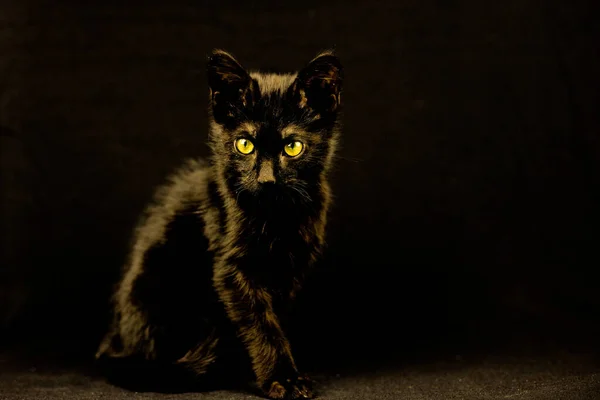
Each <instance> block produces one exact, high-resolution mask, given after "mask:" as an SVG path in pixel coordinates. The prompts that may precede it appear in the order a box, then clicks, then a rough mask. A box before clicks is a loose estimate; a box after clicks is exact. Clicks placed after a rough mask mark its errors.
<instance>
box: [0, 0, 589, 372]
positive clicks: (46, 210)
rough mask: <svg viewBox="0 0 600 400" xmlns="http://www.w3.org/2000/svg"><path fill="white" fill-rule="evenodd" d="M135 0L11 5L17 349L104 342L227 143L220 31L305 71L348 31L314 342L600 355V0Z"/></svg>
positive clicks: (309, 349)
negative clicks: (194, 179) (161, 196)
mask: <svg viewBox="0 0 600 400" xmlns="http://www.w3.org/2000/svg"><path fill="white" fill-rule="evenodd" d="M121 3H122V2H117V1H114V2H113V1H101V2H95V3H94V2H75V1H72V2H66V1H62V2H61V1H57V2H54V1H47V2H43V1H33V0H30V1H19V0H1V1H0V125H1V137H0V139H1V146H0V151H1V178H0V179H1V180H0V184H1V200H2V203H1V204H2V209H1V215H0V221H1V225H0V228H1V250H2V251H1V258H0V268H1V269H0V335H1V336H0V339H1V340H0V341H1V343H2V345H3V346H4V347H7V348H10V349H11V350H15V349H18V351H25V352H27V353H31V354H38V355H39V354H43V353H45V352H47V353H51V354H55V355H57V354H58V355H60V357H64V356H65V355H67V356H69V357H74V358H77V359H90V358H91V356H92V355H93V352H94V351H95V347H96V345H97V341H98V340H99V338H100V336H101V335H102V334H103V330H104V329H105V324H106V322H107V321H106V318H107V311H108V309H107V299H108V296H109V292H110V288H111V285H112V284H113V283H114V282H115V280H116V278H117V273H118V271H119V269H120V267H121V265H122V263H123V260H124V257H125V253H126V250H127V244H128V240H129V235H130V232H131V228H132V226H133V224H134V223H135V220H136V218H137V216H138V214H139V212H140V211H141V210H142V208H143V206H144V204H145V203H146V202H147V201H148V199H149V196H150V195H151V193H152V189H153V187H154V186H155V185H157V184H160V183H161V182H162V181H163V178H164V176H165V175H166V174H167V173H169V172H170V171H172V170H173V168H175V167H177V166H178V164H179V163H180V162H181V161H182V159H183V158H184V157H188V156H196V155H200V156H203V155H206V154H207V150H208V148H207V146H206V145H205V141H206V135H207V116H206V107H207V93H208V88H207V86H206V82H205V74H204V63H205V59H206V55H207V54H208V52H209V51H210V50H211V49H212V48H215V47H221V48H225V49H226V50H228V51H231V52H232V53H233V54H235V55H236V56H237V57H238V59H239V60H240V61H241V62H242V63H243V64H244V65H245V66H246V67H248V68H268V69H276V70H281V71H285V70H295V69H297V68H299V67H301V66H302V65H303V64H304V63H306V62H307V61H308V60H310V59H311V58H312V57H313V56H314V55H315V54H316V53H317V52H318V51H319V50H321V49H323V48H327V47H331V46H335V48H336V49H337V51H338V53H339V55H340V57H341V58H342V61H343V63H344V65H345V67H346V81H345V92H344V97H343V99H344V104H345V115H344V117H343V121H344V125H345V129H344V139H343V148H342V149H341V152H340V159H339V161H338V163H337V169H336V172H335V175H334V177H333V179H332V183H333V187H334V191H335V194H336V204H335V208H334V210H333V212H332V215H331V223H330V230H329V245H330V248H329V252H328V256H327V259H326V260H325V262H324V265H323V269H322V272H321V273H320V274H319V275H317V276H315V279H314V280H312V281H311V283H310V284H309V285H308V287H307V290H306V292H305V293H304V296H303V297H302V298H301V301H300V304H299V310H298V312H297V317H298V319H297V324H296V325H297V326H296V328H295V330H294V338H295V341H296V342H297V351H296V352H297V354H298V357H299V358H301V359H304V360H307V362H308V361H311V360H312V362H313V363H315V364H320V365H321V366H323V367H325V366H327V365H337V366H340V365H346V366H348V365H352V364H353V363H354V364H363V365H371V363H372V362H375V361H377V362H383V361H394V360H411V359H421V358H422V357H429V356H437V355H439V354H444V353H456V354H458V353H461V354H462V353H465V352H471V353H473V354H488V353H490V352H500V353H502V352H512V351H521V352H549V351H554V349H568V350H569V351H575V352H584V353H593V352H595V351H596V350H598V346H597V345H596V343H595V342H594V338H595V337H597V336H598V334H599V333H600V293H599V290H598V280H597V279H594V276H595V272H596V269H597V268H598V266H600V252H599V246H598V238H599V236H598V234H599V227H600V211H599V207H598V205H599V200H600V180H599V179H600V178H599V174H598V173H599V172H600V136H599V135H598V134H599V132H600V117H599V112H598V110H599V107H600V101H599V100H600V99H599V96H600V85H599V83H600V77H599V75H600V57H599V46H598V43H599V42H598V39H599V38H600V35H599V24H598V22H597V21H598V14H597V13H596V11H597V9H596V8H597V6H595V5H594V4H593V3H594V2H593V1H589V2H559V1H541V0H510V1H502V2H492V1H476V0H453V1H450V0H448V1H433V0H425V1H422V0H420V1H416V0H405V1H396V2H392V1H368V2H366V1H348V0H346V1H330V2H321V1H313V0H308V1H303V2H275V1H272V2H256V1H244V2H242V1H239V2H238V1H231V0H229V1H220V2H209V1H171V2H166V1H165V2H158V1H146V2H141V1H140V2H138V1H133V2H127V6H124V5H122V4H121ZM217 3H218V4H219V5H218V6H216V4H217ZM394 362H396V361H394Z"/></svg>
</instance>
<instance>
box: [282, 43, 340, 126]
mask: <svg viewBox="0 0 600 400" xmlns="http://www.w3.org/2000/svg"><path fill="white" fill-rule="evenodd" d="M342 80H343V68H342V64H341V62H340V59H339V58H338V57H337V56H336V55H335V54H334V52H333V51H326V52H322V53H320V54H319V55H318V56H317V57H315V58H314V59H313V60H312V61H311V62H310V63H308V65H306V66H305V67H304V68H303V69H302V70H300V72H299V73H298V76H297V78H296V81H295V82H294V83H293V84H292V87H291V95H292V99H293V101H294V102H295V103H296V104H297V106H298V108H300V109H302V110H306V111H309V112H310V113H311V114H315V115H318V116H327V115H333V114H335V113H336V112H337V110H338V109H339V107H340V101H341V97H340V96H341V91H342Z"/></svg>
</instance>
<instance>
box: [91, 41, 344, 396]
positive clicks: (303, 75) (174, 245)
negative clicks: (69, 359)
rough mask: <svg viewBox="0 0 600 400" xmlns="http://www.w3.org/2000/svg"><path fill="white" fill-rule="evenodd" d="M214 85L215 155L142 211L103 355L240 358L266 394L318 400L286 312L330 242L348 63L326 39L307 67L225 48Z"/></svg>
mask: <svg viewBox="0 0 600 400" xmlns="http://www.w3.org/2000/svg"><path fill="white" fill-rule="evenodd" d="M208 83H209V87H210V112H209V114H210V135H209V138H210V146H211V149H212V153H213V154H212V157H211V159H210V161H209V162H203V161H198V160H195V161H189V162H187V164H186V165H185V166H184V167H183V168H181V169H180V170H179V171H178V172H177V173H175V174H173V175H172V176H171V178H170V180H169V183H168V184H166V185H164V186H163V187H161V188H160V189H159V190H158V192H157V194H156V197H155V201H154V202H153V204H152V205H151V206H149V207H148V209H147V210H146V213H145V215H144V218H143V219H142V221H141V222H140V224H139V226H138V227H137V229H136V231H135V235H134V240H133V244H132V249H131V253H130V256H129V259H128V262H127V264H126V266H125V268H124V270H123V275H122V278H121V280H120V282H119V284H118V287H117V289H116V292H115V295H114V320H113V323H112V327H111V328H110V330H109V332H108V334H107V335H106V337H105V338H104V340H103V342H102V343H101V345H100V347H99V349H98V353H97V355H96V357H97V358H98V359H101V360H105V361H108V362H110V361H111V360H113V361H117V360H127V359H140V360H143V362H144V363H146V362H147V363H153V362H154V363H161V364H164V365H167V364H168V365H176V366H180V367H183V368H182V370H185V371H189V372H191V373H192V375H194V376H195V377H197V378H199V379H200V378H202V377H203V376H207V374H209V373H210V372H212V371H217V370H219V371H221V372H224V371H226V372H227V373H229V374H230V376H229V379H233V376H232V375H233V371H234V370H235V368H236V366H237V365H239V364H240V363H239V361H240V360H241V358H239V357H240V356H243V357H246V359H247V361H249V363H248V364H247V365H248V366H250V365H251V367H252V368H251V370H250V368H249V367H248V368H247V370H248V371H249V372H252V371H253V372H254V374H253V377H252V379H254V380H255V382H256V384H257V385H258V387H259V388H260V390H261V391H262V393H264V395H266V396H267V397H269V398H273V399H281V398H290V399H297V398H313V397H315V394H314V392H313V389H312V387H311V383H310V381H309V379H308V377H305V376H303V375H301V374H300V373H299V372H298V369H297V367H296V364H295V362H294V358H293V357H292V352H291V349H290V345H289V342H288V340H287V339H286V334H285V333H284V330H283V328H282V318H284V317H285V309H286V305H288V304H289V302H290V301H291V300H293V299H294V297H295V294H296V293H297V291H298V289H299V288H300V286H301V284H302V282H303V278H304V275H305V273H306V272H307V270H308V269H310V267H311V266H313V265H314V263H315V261H316V260H317V259H318V257H319V256H320V254H321V252H322V251H323V247H324V237H325V227H326V220H327V212H328V209H329V207H330V203H331V195H330V188H329V184H328V181H327V177H328V172H329V170H330V167H331V164H332V160H333V156H334V152H335V150H336V143H337V141H338V135H339V132H340V125H339V121H338V119H339V118H338V117H339V113H340V105H341V104H340V93H341V89H342V66H341V64H340V61H339V59H338V58H337V56H336V55H335V54H334V53H333V52H329V51H328V52H323V53H321V54H319V55H318V56H317V57H316V58H315V59H313V60H312V61H311V62H310V63H308V65H306V66H305V67H304V68H303V69H302V70H301V71H300V72H298V73H293V74H264V73H260V72H247V71H246V70H244V68H243V67H242V66H241V65H240V64H239V63H238V62H237V61H236V60H235V58H234V57H233V56H232V55H230V54H228V53H226V52H224V51H221V50H216V51H214V52H213V53H212V54H211V56H210V57H209V60H208ZM240 350H241V351H240Z"/></svg>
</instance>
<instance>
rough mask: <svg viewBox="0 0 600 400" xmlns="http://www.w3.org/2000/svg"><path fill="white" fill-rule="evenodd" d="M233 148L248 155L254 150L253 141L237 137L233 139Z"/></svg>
mask: <svg viewBox="0 0 600 400" xmlns="http://www.w3.org/2000/svg"><path fill="white" fill-rule="evenodd" d="M235 148H236V149H237V151H239V152H240V153H242V154H245V155H248V154H250V153H252V152H253V151H254V143H252V142H251V141H249V140H248V139H244V138H242V139H238V140H236V141H235Z"/></svg>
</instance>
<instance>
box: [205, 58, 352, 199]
mask: <svg viewBox="0 0 600 400" xmlns="http://www.w3.org/2000/svg"><path fill="white" fill-rule="evenodd" d="M342 78H343V76H342V65H341V63H340V60H339V59H338V57H337V56H336V55H335V54H334V53H333V52H331V51H327V52H323V53H320V54H319V55H318V56H317V57H315V58H314V59H313V60H312V61H310V62H309V63H308V64H307V65H305V66H304V67H303V68H302V69H300V71H299V72H297V73H290V74H270V73H261V72H253V71H247V70H245V69H244V68H243V67H242V65H241V64H240V63H239V62H238V61H237V60H236V59H235V58H234V57H233V56H232V55H231V54H229V53H227V52H225V51H222V50H215V51H213V53H212V54H211V56H210V57H209V60H208V84H209V88H210V116H211V121H210V122H211V133H210V143H211V147H212V150H213V153H214V162H215V163H216V166H217V169H218V170H219V172H220V174H221V176H222V177H223V178H224V179H225V180H226V182H227V188H228V190H229V191H230V193H231V194H233V195H234V196H236V197H238V196H239V195H240V194H242V195H243V196H254V197H261V196H267V195H268V196H271V195H274V196H279V195H284V194H289V195H290V196H297V197H298V198H297V200H298V201H303V200H307V197H306V195H308V197H310V189H311V188H316V187H318V186H319V185H320V184H321V182H322V181H323V179H322V178H323V177H324V175H325V174H326V173H327V171H328V169H329V167H330V164H331V162H332V157H333V154H334V152H335V149H336V144H337V135H338V115H339V113H340V106H341V103H340V101H341V97H340V95H341V89H342ZM238 198H239V197H238Z"/></svg>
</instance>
